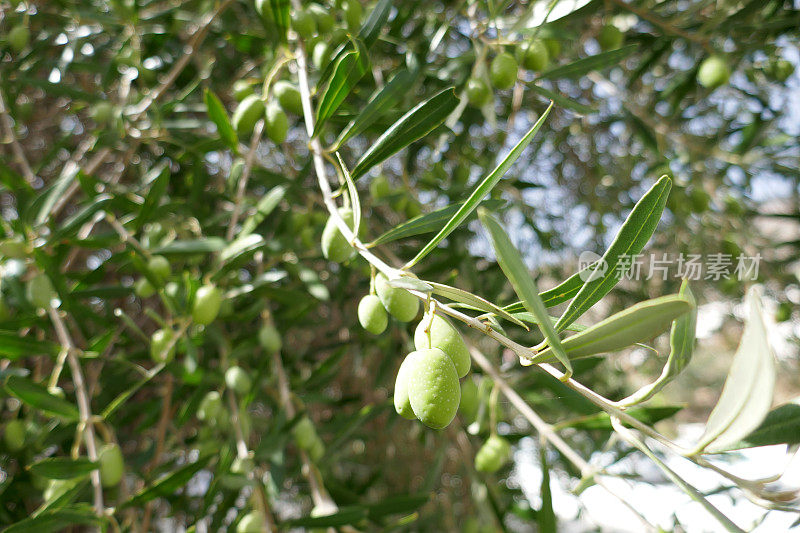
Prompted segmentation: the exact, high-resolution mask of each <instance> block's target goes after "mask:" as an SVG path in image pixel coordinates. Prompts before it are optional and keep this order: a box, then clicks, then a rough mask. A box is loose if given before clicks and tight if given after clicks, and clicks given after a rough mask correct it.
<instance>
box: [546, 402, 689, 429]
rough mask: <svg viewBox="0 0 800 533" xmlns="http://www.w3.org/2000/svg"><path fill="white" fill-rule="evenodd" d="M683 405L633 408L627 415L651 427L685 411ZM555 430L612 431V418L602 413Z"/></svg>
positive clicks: (556, 425)
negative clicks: (682, 410)
mask: <svg viewBox="0 0 800 533" xmlns="http://www.w3.org/2000/svg"><path fill="white" fill-rule="evenodd" d="M683 408H684V406H682V405H662V406H658V407H631V408H630V409H626V411H625V412H626V413H628V414H629V415H631V416H632V417H633V418H635V419H636V420H639V421H640V422H643V423H645V424H647V425H649V426H652V425H654V424H657V423H658V422H661V421H662V420H667V419H668V418H672V417H673V416H674V415H675V414H676V413H677V412H678V411H680V410H681V409H683ZM554 428H556V429H558V430H561V429H565V428H573V429H580V430H602V431H611V430H612V429H613V428H612V426H611V417H609V416H608V413H605V412H600V413H595V414H593V415H587V416H582V417H579V418H574V419H572V420H564V421H563V422H559V423H558V424H555V425H554Z"/></svg>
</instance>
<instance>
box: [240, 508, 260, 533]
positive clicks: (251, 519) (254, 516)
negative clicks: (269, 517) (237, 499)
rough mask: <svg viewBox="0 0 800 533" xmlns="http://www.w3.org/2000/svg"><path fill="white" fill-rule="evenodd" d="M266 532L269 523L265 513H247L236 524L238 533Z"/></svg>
mask: <svg viewBox="0 0 800 533" xmlns="http://www.w3.org/2000/svg"><path fill="white" fill-rule="evenodd" d="M266 530H267V522H266V520H265V519H264V513H262V512H261V511H251V512H249V513H247V514H246V515H244V516H243V517H242V519H241V520H239V523H238V524H236V533H263V532H264V531H266Z"/></svg>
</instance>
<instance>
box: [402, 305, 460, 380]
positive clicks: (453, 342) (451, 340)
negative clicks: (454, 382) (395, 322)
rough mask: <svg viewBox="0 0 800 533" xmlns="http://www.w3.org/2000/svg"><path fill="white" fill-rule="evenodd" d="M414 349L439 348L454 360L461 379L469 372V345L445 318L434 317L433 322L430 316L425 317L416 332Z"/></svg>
mask: <svg viewBox="0 0 800 533" xmlns="http://www.w3.org/2000/svg"><path fill="white" fill-rule="evenodd" d="M429 326H430V327H429ZM426 329H430V332H428V331H425V330H426ZM414 347H415V348H416V349H417V350H423V349H425V348H439V349H440V350H441V351H443V352H444V353H446V354H447V356H448V357H449V358H450V359H452V360H453V364H454V365H455V367H456V372H457V373H458V377H459V378H463V377H464V376H466V375H467V373H468V372H469V367H470V358H469V350H468V349H467V345H466V344H465V343H464V339H463V338H462V337H461V335H460V334H459V333H458V330H456V328H455V327H454V326H453V324H451V323H450V321H449V320H448V319H446V318H444V317H441V316H439V315H433V320H431V319H430V316H428V315H426V316H425V317H423V319H422V320H421V321H420V323H419V324H418V325H417V329H416V330H414Z"/></svg>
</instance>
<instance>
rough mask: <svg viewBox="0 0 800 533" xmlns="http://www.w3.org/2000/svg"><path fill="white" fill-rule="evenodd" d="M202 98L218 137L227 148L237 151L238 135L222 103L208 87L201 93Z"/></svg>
mask: <svg viewBox="0 0 800 533" xmlns="http://www.w3.org/2000/svg"><path fill="white" fill-rule="evenodd" d="M203 100H204V101H205V103H206V112H207V113H208V118H210V119H211V122H213V123H214V124H216V126H217V133H219V136H220V138H221V139H222V140H223V141H225V144H227V145H228V148H230V149H231V150H233V152H234V153H238V150H239V137H238V136H237V135H236V131H234V129H233V126H232V125H231V120H230V118H229V117H228V113H227V112H226V111H225V106H223V105H222V102H220V100H219V98H217V95H216V94H214V93H213V92H212V91H211V90H209V89H206V91H205V93H204V94H203Z"/></svg>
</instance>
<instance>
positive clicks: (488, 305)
mask: <svg viewBox="0 0 800 533" xmlns="http://www.w3.org/2000/svg"><path fill="white" fill-rule="evenodd" d="M427 283H429V284H430V285H431V287H433V294H438V295H439V296H444V297H445V298H448V299H450V300H453V301H455V302H460V303H462V304H467V305H469V306H471V307H473V308H475V309H478V310H480V311H485V312H487V313H492V314H497V315H499V316H501V317H503V318H505V319H506V320H509V321H511V322H513V323H515V324H517V325H519V326H522V327H523V328H525V329H528V327H527V326H526V325H525V324H524V323H523V322H522V321H521V320H519V319H518V318H516V317H515V316H513V315H512V314H511V313H509V312H508V311H505V310H503V308H501V307H499V306H497V305H495V304H493V303H492V302H490V301H489V300H486V299H485V298H481V297H480V296H477V295H475V294H472V293H471V292H467V291H465V290H462V289H458V288H456V287H451V286H449V285H445V284H443V283H435V282H433V281H428V282H427Z"/></svg>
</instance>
